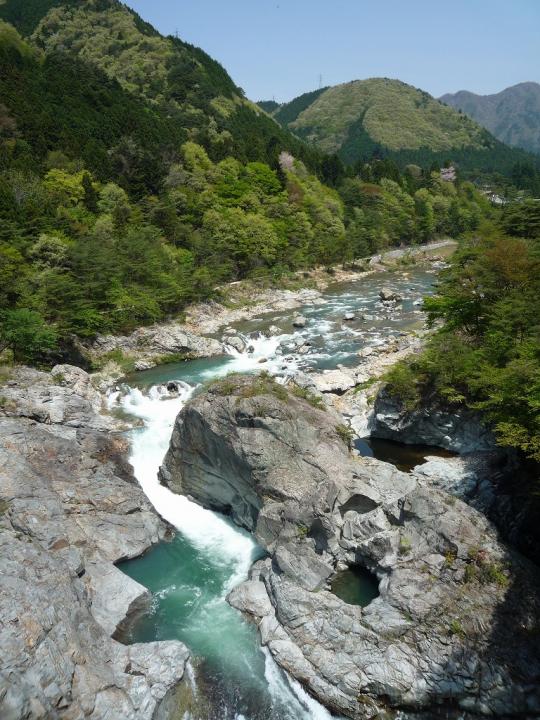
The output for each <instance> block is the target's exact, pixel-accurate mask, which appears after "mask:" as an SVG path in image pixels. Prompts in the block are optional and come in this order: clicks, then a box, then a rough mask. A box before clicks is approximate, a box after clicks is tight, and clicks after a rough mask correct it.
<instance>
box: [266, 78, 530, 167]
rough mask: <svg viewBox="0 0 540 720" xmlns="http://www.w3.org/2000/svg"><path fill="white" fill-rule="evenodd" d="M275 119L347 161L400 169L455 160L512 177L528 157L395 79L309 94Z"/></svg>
mask: <svg viewBox="0 0 540 720" xmlns="http://www.w3.org/2000/svg"><path fill="white" fill-rule="evenodd" d="M271 114H272V116H273V117H274V118H275V119H276V120H277V121H278V122H279V123H280V124H281V125H282V126H283V127H286V128H287V129H289V130H292V131H293V132H294V133H296V134H297V135H298V136H299V137H300V138H302V139H303V140H306V141H307V142H308V143H311V144H312V145H314V146H315V147H316V148H318V149H319V150H321V151H323V152H325V153H331V154H333V153H335V154H337V155H339V157H340V158H341V159H342V160H343V161H344V162H347V163H355V162H357V161H358V160H364V159H369V158H370V157H371V156H372V155H373V154H374V153H375V154H376V153H382V154H384V155H387V156H391V157H393V158H394V159H395V160H396V161H397V162H399V163H400V164H401V165H404V164H406V163H411V162H415V163H419V164H421V165H423V166H425V165H426V164H429V163H431V162H436V163H441V164H442V163H444V161H445V160H448V159H451V160H453V161H456V162H458V163H459V164H460V166H461V167H462V169H463V168H467V169H469V170H471V171H477V170H478V171H480V172H482V171H486V172H492V171H499V172H503V173H509V172H510V171H511V168H512V167H513V165H514V164H515V163H516V162H517V161H519V160H522V159H527V158H528V156H527V155H526V154H525V153H522V154H520V151H517V150H513V149H511V148H508V147H506V146H505V145H503V144H502V143H501V142H499V141H498V140H497V139H496V138H495V137H494V136H493V135H491V134H490V133H489V132H488V131H487V130H486V129H485V128H483V127H481V126H480V125H479V124H478V123H476V122H475V121H474V120H471V119H470V118H469V117H468V116H467V115H464V114H463V113H459V112H457V111H456V110H454V108H451V107H448V106H447V105H445V104H443V103H442V102H440V101H439V100H436V99H435V98H433V97H432V96H431V95H429V94H428V93H426V92H424V91H423V90H419V89H417V88H414V87H412V86H411V85H407V84H406V83H403V82H401V81H399V80H390V79H388V78H371V79H369V80H355V81H353V82H349V83H344V84H342V85H335V86H333V87H327V88H322V89H320V90H315V91H313V92H311V93H305V94H304V95H300V96H299V97H298V98H295V99H294V100H292V101H291V102H289V103H285V104H283V105H280V106H279V108H277V109H274V110H273V111H272V113H271Z"/></svg>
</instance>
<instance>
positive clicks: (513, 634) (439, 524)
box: [161, 377, 540, 719]
mask: <svg viewBox="0 0 540 720" xmlns="http://www.w3.org/2000/svg"><path fill="white" fill-rule="evenodd" d="M300 394H301V393H295V392H294V390H293V391H292V392H290V393H287V391H285V390H284V388H283V387H281V386H277V385H275V383H273V382H272V381H270V380H269V379H264V380H261V379H260V378H259V379H253V378H245V377H244V378H242V377H237V378H227V379H226V380H224V381H221V382H218V383H216V384H214V385H212V386H211V387H210V388H209V389H208V390H207V391H206V392H205V393H203V394H201V395H199V396H198V397H196V398H194V399H193V400H191V401H190V402H189V403H188V404H187V405H186V406H185V407H184V409H183V410H182V411H181V412H180V414H179V416H178V418H177V421H176V424H175V428H174V432H173V436H172V441H171V446H170V450H169V452H168V454H167V456H166V458H165V461H164V465H163V467H162V470H161V479H162V482H163V483H165V484H166V485H168V486H169V487H170V488H171V489H172V490H174V491H175V492H178V493H183V494H186V495H190V496H191V497H192V498H194V499H195V500H196V501H198V502H199V503H201V504H202V505H204V506H206V507H209V508H213V509H215V510H219V511H222V512H225V513H228V514H229V515H230V516H231V517H232V519H233V520H234V521H235V522H236V523H238V524H239V525H241V526H243V527H245V528H248V529H249V530H251V531H252V532H253V533H254V535H255V537H256V538H257V540H258V542H259V543H260V544H261V545H262V546H263V547H264V548H265V549H266V550H267V552H268V557H267V559H265V560H262V561H259V562H258V563H256V564H255V565H254V567H253V569H252V572H251V577H250V579H249V580H248V581H247V582H245V583H243V584H242V585H240V586H239V587H237V588H235V589H234V590H233V591H232V593H231V595H230V597H229V601H230V602H231V604H232V605H234V606H235V607H237V608H238V609H240V610H242V611H243V612H245V613H247V614H249V615H250V616H251V617H252V618H253V619H254V621H255V622H256V623H257V624H258V627H259V631H260V635H261V639H262V642H263V644H264V645H266V646H268V648H269V649H270V652H271V653H272V655H273V657H274V658H275V659H276V661H277V662H278V663H279V665H281V667H282V668H284V669H285V670H286V671H288V672H289V673H291V675H293V676H294V677H295V678H296V679H297V680H298V681H299V682H300V683H302V685H304V686H305V687H306V688H307V689H308V690H309V692H311V693H312V694H313V695H314V696H315V697H316V698H317V699H318V700H319V701H320V702H322V703H323V704H324V705H326V706H327V707H328V708H329V709H330V710H332V711H333V712H335V713H337V714H339V715H344V716H347V717H350V718H355V719H364V718H383V717H384V718H393V717H395V714H396V712H397V711H398V710H400V709H401V710H405V711H406V712H407V713H413V714H414V715H415V717H416V716H419V717H423V718H433V717H435V716H437V713H438V712H440V711H442V712H443V713H444V717H447V718H451V717H455V718H457V717H473V716H475V715H486V716H492V717H498V718H503V717H517V716H520V717H537V716H538V713H540V683H539V677H540V648H539V644H538V641H537V637H538V636H537V630H538V619H539V617H540V607H539V598H540V592H539V591H540V579H539V576H538V569H537V568H536V567H535V566H533V565H532V564H530V563H528V562H527V561H526V560H525V559H524V558H522V557H521V556H519V555H517V554H516V553H514V552H512V551H511V550H509V549H508V548H506V547H505V546H504V545H503V544H501V542H500V541H499V540H498V537H497V534H496V532H495V531H494V528H493V526H492V525H491V524H490V522H489V521H488V520H487V519H486V518H485V517H484V516H483V515H482V514H481V513H479V512H478V511H477V510H475V509H474V508H471V507H469V506H468V505H466V504H465V503H463V502H462V501H461V500H459V499H457V498H455V497H453V496H451V495H449V494H447V493H446V492H444V491H442V490H440V489H437V488H434V487H430V486H429V484H428V483H426V482H423V483H422V484H420V483H419V482H418V479H417V478H415V477H414V476H413V475H410V474H405V473H402V472H399V471H398V470H396V469H395V468H394V467H393V466H391V465H389V464H386V463H383V462H380V461H377V460H374V459H372V458H361V457H359V456H357V455H354V454H352V453H350V452H349V450H348V446H347V445H348V437H347V433H346V432H344V428H343V425H341V422H342V420H341V417H340V416H339V415H338V414H337V413H335V412H334V411H333V410H332V409H326V410H322V409H319V408H316V407H313V406H312V404H310V403H309V402H308V401H306V400H305V399H302V398H301V397H298V395H300ZM354 566H361V567H364V568H367V569H368V570H370V571H371V572H372V573H373V574H374V575H376V577H377V579H378V582H379V597H377V598H376V599H375V600H373V601H371V602H370V603H369V605H367V606H366V607H360V606H357V605H350V604H347V603H345V602H343V601H342V600H341V599H339V598H338V597H337V596H336V595H334V594H333V593H332V592H331V591H330V585H331V581H332V579H333V578H334V577H335V575H336V573H337V572H339V571H341V570H343V569H345V568H347V567H354Z"/></svg>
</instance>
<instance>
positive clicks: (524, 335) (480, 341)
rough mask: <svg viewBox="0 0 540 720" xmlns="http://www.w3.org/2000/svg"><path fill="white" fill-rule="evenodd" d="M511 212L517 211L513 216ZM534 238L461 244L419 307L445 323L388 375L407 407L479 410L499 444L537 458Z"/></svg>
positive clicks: (539, 320)
mask: <svg viewBox="0 0 540 720" xmlns="http://www.w3.org/2000/svg"><path fill="white" fill-rule="evenodd" d="M516 212H517V211H516ZM539 243H540V236H537V237H536V238H534V239H528V240H527V239H523V238H513V237H508V236H505V235H503V234H502V233H501V232H500V231H498V230H493V229H489V228H488V229H484V231H483V233H482V235H481V237H480V238H475V239H470V240H468V241H467V242H464V243H463V245H462V247H461V248H460V250H459V251H458V252H457V253H456V254H455V256H454V258H453V259H452V263H451V267H450V268H449V269H448V270H447V271H445V272H444V273H443V274H442V276H441V280H440V283H439V285H438V287H437V293H436V295H435V296H434V297H432V298H426V299H425V306H426V308H427V310H428V314H429V317H430V319H431V320H432V321H435V320H443V321H444V326H443V328H442V329H441V330H439V331H438V332H437V333H436V334H435V336H434V338H433V340H432V341H431V342H430V343H429V345H428V347H427V349H426V351H425V352H424V353H423V354H422V355H421V356H416V357H415V358H414V359H413V360H412V361H411V362H409V363H407V364H405V365H400V366H398V367H396V368H395V369H394V370H392V372H391V373H390V374H389V378H388V379H389V382H390V389H391V390H392V391H394V392H396V393H398V394H399V395H400V396H401V397H402V398H403V400H404V402H405V403H406V404H408V405H409V406H410V405H412V406H414V405H415V404H416V403H417V402H418V401H419V399H420V397H421V395H422V393H426V392H435V393H436V394H437V395H438V396H440V397H441V398H442V399H443V400H445V401H446V402H449V403H451V404H452V403H457V404H463V403H464V404H466V405H468V406H469V407H471V408H474V409H477V410H480V411H481V412H482V413H483V415H484V417H485V418H486V420H487V421H488V422H489V423H490V424H491V425H492V427H493V428H494V431H495V433H496V435H497V438H498V441H499V442H500V444H501V445H505V446H510V447H515V448H519V449H520V450H522V451H523V452H524V453H525V454H526V455H528V456H529V457H531V458H534V459H536V460H540V245H539Z"/></svg>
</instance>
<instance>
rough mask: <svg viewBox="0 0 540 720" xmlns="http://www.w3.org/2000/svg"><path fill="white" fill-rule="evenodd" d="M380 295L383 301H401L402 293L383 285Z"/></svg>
mask: <svg viewBox="0 0 540 720" xmlns="http://www.w3.org/2000/svg"><path fill="white" fill-rule="evenodd" d="M379 297H380V298H381V300H382V301H383V302H400V301H401V295H399V293H397V292H396V291H395V290H392V289H391V288H387V287H383V288H381V289H380V291H379Z"/></svg>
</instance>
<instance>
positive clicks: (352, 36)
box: [127, 0, 540, 101]
mask: <svg viewBox="0 0 540 720" xmlns="http://www.w3.org/2000/svg"><path fill="white" fill-rule="evenodd" d="M127 4H128V5H130V6H131V7H133V8H134V9H135V10H136V11H137V12H138V13H139V14H140V15H141V16H142V17H143V18H144V19H146V20H148V21H149V22H151V23H152V24H153V25H154V26H155V27H157V28H158V30H160V31H161V32H162V33H164V34H174V33H175V32H178V35H179V37H181V38H182V39H183V40H186V41H188V42H190V43H192V44H194V45H198V46H199V47H201V48H203V50H206V52H208V53H209V54H210V55H211V56H212V57H214V58H215V59H216V60H219V62H221V63H222V65H224V66H225V68H226V69H227V70H228V71H229V73H230V74H231V76H232V77H233V79H234V81H235V82H236V83H237V84H238V85H240V86H241V87H243V88H244V90H245V91H246V94H247V95H248V97H250V98H251V99H252V100H261V99H264V100H267V99H272V97H273V96H275V98H276V100H278V101H285V100H290V99H292V98H293V97H296V96H297V95H300V94H301V93H303V92H307V91H308V90H313V89H315V88H316V87H318V83H319V74H320V75H322V77H323V84H324V85H334V84H337V83H341V82H347V81H349V80H355V79H362V78H368V77H380V76H384V77H391V78H399V79H400V80H403V81H405V82H408V83H411V84H412V85H415V86H416V87H421V88H422V89H424V90H427V91H428V92H430V93H431V94H432V95H435V96H439V95H442V94H443V93H445V92H455V91H457V90H462V89H463V90H471V91H473V92H478V93H482V94H485V93H492V92H498V91H499V90H502V89H503V88H505V87H507V86H509V85H513V84H515V83H517V82H522V81H525V80H534V81H536V82H540V0H127Z"/></svg>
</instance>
